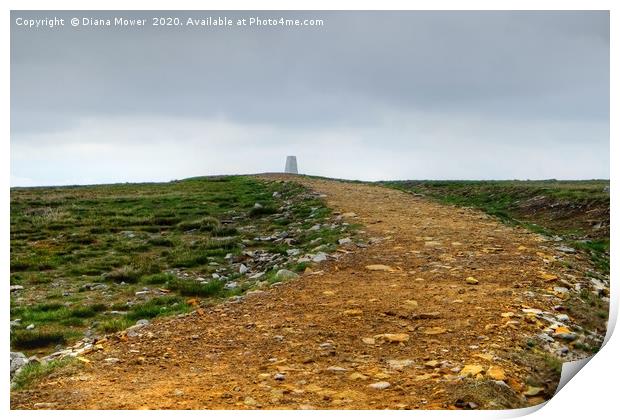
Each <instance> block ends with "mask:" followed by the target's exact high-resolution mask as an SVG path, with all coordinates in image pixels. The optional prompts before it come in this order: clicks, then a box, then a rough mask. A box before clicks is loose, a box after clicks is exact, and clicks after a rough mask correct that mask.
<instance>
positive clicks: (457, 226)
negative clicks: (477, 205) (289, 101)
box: [11, 175, 604, 409]
mask: <svg viewBox="0 0 620 420" xmlns="http://www.w3.org/2000/svg"><path fill="white" fill-rule="evenodd" d="M267 178H268V179H272V180H273V179H274V178H276V176H275V175H273V176H267ZM279 178H285V177H284V176H279ZM295 179H296V180H298V181H299V182H302V183H303V184H305V185H308V186H310V187H311V188H313V189H314V190H316V191H318V192H321V193H324V194H326V198H325V199H326V200H327V203H328V204H329V205H330V206H331V207H333V208H334V209H336V210H338V211H340V212H342V214H343V217H344V218H345V219H347V220H348V221H349V222H350V223H359V224H361V225H363V228H362V229H363V230H364V231H365V234H366V235H367V236H368V237H369V238H377V239H376V240H373V241H372V242H374V243H373V244H372V245H371V246H368V247H366V248H357V247H355V246H352V247H348V248H346V249H342V250H341V252H339V253H338V255H337V258H331V259H330V260H329V261H328V262H326V263H322V264H320V265H316V266H314V267H313V268H312V269H311V270H308V271H309V272H307V273H306V274H304V275H302V276H301V277H299V278H298V279H294V280H291V281H289V282H286V283H283V284H279V285H275V286H274V287H271V288H270V289H268V290H266V291H258V292H254V293H250V294H248V295H247V297H246V298H244V299H243V300H241V301H239V302H228V303H225V304H221V305H218V306H213V307H209V308H199V309H197V310H196V312H195V313H193V314H192V315H189V316H187V317H184V318H172V319H164V320H158V321H155V322H154V323H153V324H151V325H148V326H146V327H144V328H142V329H141V330H140V334H139V335H138V336H137V337H127V336H126V335H123V334H121V335H119V336H117V337H110V338H108V339H107V340H104V341H103V342H100V343H99V344H100V346H98V347H97V348H98V350H97V351H94V352H92V353H89V354H84V356H83V358H82V359H83V360H81V361H79V362H78V363H77V364H74V365H72V366H70V367H67V368H63V369H61V370H59V371H57V372H55V373H54V374H52V375H51V376H49V377H47V378H45V379H43V380H42V381H41V382H39V383H38V384H36V385H35V386H34V387H32V388H30V389H28V390H23V391H16V392H13V394H12V396H11V406H12V408H25V409H30V408H48V409H49V408H53V409H65V408H66V409H190V408H191V409H255V408H262V409H270V408H290V409H299V408H302V409H304V408H317V409H327V408H337V409H379V408H392V409H396V408H420V409H430V408H434V409H441V408H468V407H469V408H476V407H478V408H513V407H520V406H526V405H532V404H537V403H540V402H542V401H543V400H544V399H545V398H548V397H549V396H551V395H552V394H553V392H554V390H555V385H556V382H557V379H558V374H557V370H555V369H556V368H557V366H555V365H554V362H553V360H554V359H553V357H552V356H550V355H548V354H547V353H546V352H545V351H544V350H542V349H539V347H538V346H537V345H536V343H535V342H534V341H532V340H533V337H536V336H537V335H538V334H540V333H541V331H544V330H545V329H547V330H548V329H549V328H550V326H551V327H553V328H555V329H557V328H558V325H557V324H556V325H553V323H550V322H549V320H548V319H545V317H546V318H549V317H552V316H553V314H559V312H558V311H560V310H561V308H560V307H558V305H559V304H561V302H562V301H563V299H565V298H566V296H559V294H558V293H556V292H554V291H553V286H557V282H558V281H562V280H563V281H565V282H566V281H569V280H566V278H567V277H566V274H567V272H566V270H567V269H566V268H564V266H561V265H558V264H556V263H555V260H556V257H555V256H554V254H557V252H555V251H554V250H553V248H552V246H553V245H552V244H550V243H548V242H545V241H544V239H543V238H541V237H540V236H539V235H535V234H532V233H530V232H527V231H526V230H523V229H518V228H514V227H508V226H505V225H503V224H501V223H500V222H498V221H497V220H495V219H493V218H491V217H489V216H486V215H485V214H483V213H481V212H477V211H473V210H469V209H462V208H457V207H451V206H443V205H440V204H438V203H435V202H432V201H430V200H426V199H424V198H420V197H415V196H412V195H410V194H407V193H404V192H401V191H397V190H392V189H388V188H384V187H379V186H367V185H362V184H353V183H344V182H336V181H327V180H313V179H307V178H295ZM352 213H354V214H352ZM469 277H472V278H474V279H475V280H477V284H469V283H475V281H472V280H470V281H469V283H468V281H467V280H466V279H467V278H469ZM568 278H569V279H572V278H573V277H570V275H569V277H568ZM554 308H555V309H554ZM524 309H525V311H523V310H524ZM538 310H540V311H542V313H543V314H546V315H544V316H542V315H541V313H540V312H538ZM560 327H563V328H564V329H560V330H559V332H558V336H557V337H555V340H556V341H561V340H562V337H563V336H566V334H567V333H566V331H569V332H571V330H572V329H573V327H574V326H572V325H570V323H567V324H566V326H561V325H560ZM599 333H604V331H599ZM563 334H564V335H563ZM528 341H529V342H530V345H529V346H528V345H526V343H527V342H528ZM566 346H567V348H568V349H569V350H570V351H571V352H572V351H573V347H572V345H571V344H570V343H568V342H567V343H566Z"/></svg>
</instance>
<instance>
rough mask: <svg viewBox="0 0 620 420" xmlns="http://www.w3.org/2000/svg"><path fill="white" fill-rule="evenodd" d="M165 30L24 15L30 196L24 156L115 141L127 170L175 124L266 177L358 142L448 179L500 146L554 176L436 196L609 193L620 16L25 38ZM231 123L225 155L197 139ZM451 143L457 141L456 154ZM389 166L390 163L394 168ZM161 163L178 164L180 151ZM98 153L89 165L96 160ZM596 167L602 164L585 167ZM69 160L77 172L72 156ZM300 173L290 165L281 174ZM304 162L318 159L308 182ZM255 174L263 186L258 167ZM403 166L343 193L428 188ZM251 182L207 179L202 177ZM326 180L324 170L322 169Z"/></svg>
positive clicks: (491, 169) (16, 108) (23, 114)
mask: <svg viewBox="0 0 620 420" xmlns="http://www.w3.org/2000/svg"><path fill="white" fill-rule="evenodd" d="M161 14H163V13H156V12H99V13H95V12H92V13H90V12H80V13H74V12H19V11H14V12H12V21H13V24H12V28H11V30H12V36H11V124H12V127H11V132H12V138H11V142H12V149H13V150H14V153H13V152H12V173H14V174H15V178H16V179H25V178H29V175H28V174H29V173H30V172H31V171H32V169H28V168H32V165H31V164H29V161H28V159H27V157H25V155H24V153H23V151H24V150H32V148H33V147H34V148H35V149H36V147H41V148H43V147H48V146H45V145H46V144H49V143H50V142H53V143H54V144H56V145H59V147H61V148H62V147H73V148H75V147H76V146H75V143H79V142H87V139H86V138H85V136H86V135H88V136H90V137H93V136H96V133H97V132H99V133H106V132H108V133H115V135H116V136H117V137H116V138H113V139H111V138H99V136H96V137H97V139H96V141H97V142H103V144H106V145H107V146H109V147H114V148H115V149H114V150H115V152H114V153H116V154H117V155H118V154H121V153H123V151H124V150H128V149H130V148H139V147H144V148H149V147H163V146H161V144H163V143H166V144H168V143H170V141H171V140H170V137H169V140H168V141H166V140H165V139H159V140H157V141H154V140H153V138H156V137H157V138H159V136H157V133H151V134H150V138H148V136H147V135H145V134H144V133H150V130H149V127H150V126H158V125H157V122H158V121H164V122H165V125H166V126H167V127H168V128H169V129H167V130H164V131H165V132H167V133H170V134H169V136H171V137H174V142H175V144H176V145H177V146H178V147H181V148H183V147H185V146H186V145H187V147H192V148H193V147H195V142H198V143H199V144H201V145H202V149H203V150H209V151H211V152H212V153H216V151H215V148H219V150H217V153H219V154H220V155H221V156H222V157H229V156H230V157H233V156H234V153H231V152H230V151H228V150H226V147H225V146H221V145H220V143H221V142H227V141H228V142H233V141H234V139H235V138H242V139H243V141H244V142H245V143H244V147H245V148H247V149H248V150H253V152H252V153H249V155H250V157H248V160H249V159H250V158H251V155H255V156H256V155H257V153H258V152H259V151H261V150H263V151H264V150H270V153H280V152H281V153H284V154H286V153H287V150H288V149H293V150H294V149H299V150H304V151H305V152H306V153H309V152H308V150H307V145H306V143H303V142H308V141H310V142H311V141H313V139H314V138H315V137H316V135H317V133H321V135H325V136H327V137H328V138H330V139H331V141H332V142H333V143H334V144H333V145H331V146H330V147H332V148H333V149H338V150H340V149H342V151H343V153H344V151H345V150H344V148H343V147H341V146H340V145H339V143H342V142H343V141H344V140H346V139H348V136H353V137H354V144H355V145H356V147H359V148H361V150H360V152H359V156H362V157H363V156H369V158H372V157H373V156H384V158H385V159H388V158H389V159H395V158H394V156H397V158H396V159H395V161H397V162H400V161H401V158H400V156H403V155H404V156H406V155H407V154H410V155H411V160H415V159H416V156H415V153H416V152H417V151H420V150H424V151H426V150H430V151H428V152H425V153H426V155H425V156H427V160H428V157H434V159H433V161H435V162H437V163H438V164H441V162H442V161H444V162H450V163H451V164H452V165H457V166H458V165H459V164H458V159H456V158H457V157H458V156H457V155H456V154H455V155H454V156H452V155H453V154H454V153H455V152H454V151H455V150H460V149H461V146H460V145H461V144H463V143H465V142H467V143H468V144H469V148H470V149H471V148H473V149H475V148H477V147H478V148H482V147H488V146H489V144H491V145H492V146H493V147H492V148H491V149H494V148H496V149H501V150H520V151H521V152H519V153H520V154H522V155H526V154H527V155H529V153H526V152H525V151H526V150H535V151H537V152H538V153H539V154H541V155H543V156H546V157H545V158H544V159H542V160H543V161H544V162H546V164H545V165H538V164H535V163H532V165H529V164H528V163H527V161H526V162H521V163H520V164H519V166H521V167H522V169H523V170H516V169H515V168H516V167H517V166H518V165H517V163H513V166H515V168H511V165H510V164H509V163H508V162H504V164H503V165H499V166H496V165H487V162H486V161H485V160H482V158H481V157H479V156H478V157H477V156H476V154H473V153H472V155H471V156H469V158H470V159H471V164H472V165H473V166H474V167H477V168H478V170H476V171H466V170H461V171H460V172H459V170H452V169H450V170H444V172H443V173H442V172H440V171H439V170H438V169H435V172H433V171H424V174H426V175H427V176H426V177H431V178H433V177H434V178H446V177H457V178H458V177H474V178H475V177H477V178H489V177H497V178H504V177H512V176H513V175H518V176H521V177H527V176H528V175H527V173H528V169H531V173H532V174H534V173H535V174H536V176H542V177H553V176H555V174H561V175H562V176H564V177H571V173H572V174H574V175H573V177H583V176H593V177H594V176H596V177H605V176H608V173H609V134H608V132H609V129H608V125H609V15H608V13H606V12H473V11H472V12H260V13H256V12H225V11H218V12H211V13H208V12H171V13H168V12H166V13H165V14H167V15H176V16H180V17H187V16H190V15H192V16H197V15H201V16H205V15H206V16H208V15H211V16H228V17H233V18H237V17H249V16H252V15H257V14H258V15H263V16H285V17H287V16H292V17H300V18H306V17H307V18H321V19H324V20H325V26H324V27H321V28H299V29H286V28H262V29H247V28H246V29H238V28H234V29H231V28H219V29H216V28H206V29H188V28H178V29H170V28H166V29H163V30H161V29H157V28H145V29H144V30H133V29H126V30H118V29H109V28H108V29H102V28H79V29H73V28H70V27H67V28H62V29H54V30H52V29H44V30H38V31H34V30H26V29H24V28H21V27H17V26H16V25H15V23H14V22H15V17H17V16H24V17H30V16H32V17H34V16H37V17H43V16H54V15H55V16H63V17H65V18H69V17H73V16H81V15H89V16H98V15H100V16H113V15H122V16H144V17H148V16H154V15H161ZM132 120H133V123H131V121H132ZM214 121H225V122H226V124H228V126H229V127H235V128H234V130H232V129H231V130H228V131H225V132H223V133H222V132H220V133H219V135H220V136H221V138H220V140H219V141H218V142H215V140H213V139H206V138H201V137H200V135H199V134H197V133H199V130H194V129H195V128H196V127H200V126H201V124H205V125H206V126H208V128H205V129H206V130H213V122H214ZM128 122H129V123H128ZM127 124H129V125H130V126H131V125H132V124H133V125H132V127H133V128H132V129H131V130H129V129H128V128H127V127H128V126H127ZM96 127H99V130H98V131H96V130H95V128H96ZM188 127H190V128H188ZM257 127H261V130H264V132H263V131H261V133H262V134H261V136H262V137H261V140H260V143H258V142H256V141H254V142H253V140H252V136H248V135H240V134H239V133H243V132H244V130H250V132H251V130H256V129H257ZM266 127H268V128H266ZM203 128H204V127H203ZM567 128H570V129H567ZM528 130H534V131H528ZM233 131H234V132H235V133H236V134H234V135H233V134H231V133H232V132H233ZM184 132H185V135H179V133H184ZM140 133H143V134H142V135H141V134H140ZM326 133H330V134H326ZM437 133H443V134H444V135H443V137H441V138H439V137H438V134H437ZM515 133H519V135H520V137H518V138H516V137H515V136H514V134H515ZM235 136H237V137H235ZM476 136H477V137H476ZM352 141H353V140H352ZM162 142H163V143H162ZM216 143H217V144H216ZM72 145H73V146H72ZM158 145H159V146H158ZM285 146H287V147H288V149H287V147H285ZM170 147H171V146H170ZM377 148H379V149H385V150H386V151H387V152H386V153H380V154H376V151H374V150H375V149H377ZM72 150H76V149H72ZM161 150H166V151H168V146H166V147H163V148H162V149H161ZM197 150H200V147H198V148H197ZM569 151H570V153H569ZM584 151H587V153H586V152H584ZM80 153H82V155H80V156H85V155H84V154H87V151H85V150H82V151H81V152H80ZM433 153H434V154H433ZM571 153H576V154H575V155H572V154H571ZM165 154H166V153H163V154H162V156H163V155H165ZM168 154H169V153H168ZM338 154H339V152H338V153H332V155H338ZM480 154H481V153H478V155H480ZM482 154H483V153H482ZM590 154H592V155H593V157H591V158H588V160H587V161H586V160H585V159H581V157H583V156H586V155H587V156H590ZM156 155H157V153H154V154H153V155H152V159H153V160H152V162H150V163H144V165H142V164H141V165H138V166H140V167H143V169H142V170H141V171H142V172H140V171H138V172H137V173H134V172H133V171H129V170H127V169H125V171H129V172H127V174H128V175H127V179H137V178H140V177H141V175H140V173H142V174H145V175H149V176H150V175H151V174H152V173H153V172H154V171H152V170H151V169H152V167H153V166H156V158H155V156H156ZM261 155H262V153H261ZM18 156H19V158H18ZM390 156H391V157H390ZM596 156H598V160H597V159H596V158H595V157H596ZM192 158H193V157H190V158H189V159H192ZM453 158H454V159H453ZM55 159H57V160H56V161H57V162H62V157H61V156H58V157H56V158H55ZM265 159H267V158H265ZM282 159H283V157H282V156H277V157H274V161H273V164H275V163H276V162H279V161H280V160H282ZM455 159H456V160H455ZM545 159H546V160H545ZM221 160H223V161H226V160H228V159H221ZM375 160H376V159H375ZM529 160H530V161H532V162H534V161H537V159H529ZM538 160H540V159H538ZM267 161H269V162H270V163H271V162H272V160H271V159H267V160H265V162H267ZM303 162H304V159H303V158H302V157H300V166H303ZM584 162H585V163H584ZM584 164H587V165H588V166H587V168H586V169H587V170H583V169H584V167H583V165H584ZM176 165H177V166H174V165H169V166H170V169H169V170H168V171H167V172H166V173H165V174H163V176H164V177H167V178H168V179H169V178H174V177H177V175H178V174H180V173H182V172H183V170H182V168H181V167H180V166H182V165H180V164H176ZM239 165H240V167H242V166H243V167H246V168H247V167H250V166H251V167H252V168H254V167H256V169H261V168H262V166H261V165H254V164H252V165H250V164H249V163H248V161H243V162H240V163H239ZM399 165H401V166H400V167H398V168H396V167H395V166H394V165H393V164H390V163H386V164H383V163H382V162H381V163H380V164H376V168H377V169H376V171H375V170H373V171H369V170H366V171H365V170H364V167H363V165H362V164H360V163H358V164H357V166H355V165H352V166H351V165H348V164H347V165H344V166H343V167H347V168H349V169H348V172H347V173H341V174H339V176H345V177H346V176H347V174H348V175H349V176H350V177H354V176H355V177H360V178H365V177H373V178H389V177H395V176H399V177H415V176H416V175H419V174H420V173H419V172H416V171H415V170H414V168H412V167H410V166H407V164H406V162H402V163H399ZM537 165H538V166H537ZM577 165H580V166H579V170H576V169H575V168H576V167H577ZM185 166H186V167H187V166H188V165H187V164H186V165H185ZM189 166H192V165H189ZM279 166H281V165H279V164H278V167H279ZM335 166H336V165H334V167H335ZM366 166H368V165H366ZM435 166H436V165H435ZM461 166H462V167H463V165H462V164H461ZM465 166H466V165H465ZM38 167H39V168H43V167H46V168H47V169H46V170H45V171H41V170H39V171H38V175H37V178H36V179H37V180H39V181H34V182H48V181H46V180H45V179H46V178H45V177H46V176H48V177H52V178H53V177H55V178H54V179H61V178H62V177H60V176H56V175H55V172H54V169H53V167H54V165H49V166H47V165H44V162H41V164H40V165H39V166H38ZM541 167H543V169H541ZM544 167H546V168H547V169H546V170H545V169H544ZM571 167H572V168H573V172H571V171H570V170H568V168H571ZM235 169H236V167H235V166H234V165H231V166H228V167H220V166H219V165H216V166H215V167H211V168H208V167H204V166H200V164H198V163H197V164H196V171H200V170H204V171H207V172H208V171H215V170H221V171H234V170H235ZM265 169H268V168H265ZM272 169H277V168H272ZM312 169H313V170H314V171H321V170H322V169H321V167H320V165H317V167H312ZM75 170H88V169H87V168H86V169H84V168H81V167H76V168H75ZM239 170H241V169H239ZM371 172H372V174H371ZM375 172H376V173H375ZM46 173H47V174H51V175H45V174H46ZM130 173H131V175H130ZM448 174H450V175H449V176H448ZM588 174H591V175H588ZM326 175H327V174H326ZM93 176H94V179H96V180H110V179H113V178H114V176H116V175H114V176H112V175H111V174H107V175H106V171H105V170H104V169H102V170H101V172H100V173H97V174H95V175H93ZM558 176H559V175H558ZM142 177H143V176H142ZM532 177H534V175H532ZM50 179H51V178H50ZM62 179H65V178H62ZM114 179H115V178H114ZM50 182H51V181H50Z"/></svg>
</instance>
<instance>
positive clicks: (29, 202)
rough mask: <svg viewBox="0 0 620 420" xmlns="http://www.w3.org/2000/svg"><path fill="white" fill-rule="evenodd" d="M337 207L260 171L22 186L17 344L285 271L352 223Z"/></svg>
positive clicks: (65, 335) (14, 248)
mask: <svg viewBox="0 0 620 420" xmlns="http://www.w3.org/2000/svg"><path fill="white" fill-rule="evenodd" d="M330 218H331V213H330V210H329V209H327V208H326V207H325V205H324V203H323V201H322V200H321V199H320V197H318V196H316V194H313V193H311V192H309V191H307V190H306V189H304V188H303V187H301V186H300V185H297V184H293V183H289V182H277V181H276V182H261V181H258V180H256V179H253V178H249V177H215V178H194V179H187V180H183V181H178V182H170V183H153V184H116V185H99V186H80V187H49V188H13V189H11V320H12V322H11V347H12V348H13V349H16V350H27V351H31V352H39V353H44V352H48V351H49V350H50V349H51V348H52V347H54V346H57V345H62V344H64V343H66V342H68V341H71V340H72V339H73V338H78V337H81V336H82V335H83V334H87V335H95V334H101V333H107V332H114V331H116V330H120V329H124V328H126V327H128V326H130V325H133V324H134V323H135V322H136V321H137V320H140V319H149V318H153V317H156V316H159V315H168V314H177V313H182V312H186V311H188V310H190V309H191V307H192V305H196V303H197V301H198V300H199V299H207V300H214V299H215V300H216V299H221V298H225V297H230V296H233V295H238V294H241V293H244V292H245V291H246V290H249V289H253V288H257V287H261V286H262V285H265V284H269V283H272V282H274V281H277V279H276V277H275V273H276V272H277V269H279V268H285V267H286V268H290V269H291V270H293V271H301V270H303V269H304V268H305V267H306V266H307V265H308V263H307V262H301V263H300V262H299V259H300V258H302V257H303V256H304V255H310V256H311V255H313V253H314V254H316V253H317V252H320V251H326V252H329V251H331V250H333V249H334V248H335V246H336V243H337V240H338V239H339V238H342V237H345V236H347V235H348V234H349V233H348V232H350V231H351V230H352V227H351V226H348V225H346V224H342V223H334V222H333V221H330ZM302 259H303V258H302ZM306 260H307V258H306ZM261 273H262V274H261Z"/></svg>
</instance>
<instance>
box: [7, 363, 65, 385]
mask: <svg viewBox="0 0 620 420" xmlns="http://www.w3.org/2000/svg"><path fill="white" fill-rule="evenodd" d="M74 362H75V359H74V358H72V357H64V358H62V359H56V360H52V361H51V362H48V363H29V364H28V365H26V366H24V367H23V368H22V369H21V370H20V371H19V373H18V374H16V375H15V376H14V377H13V381H12V389H14V390H18V389H23V388H26V387H27V386H29V385H31V384H32V383H34V382H36V381H39V380H41V379H42V378H44V377H46V376H49V375H50V374H51V373H52V372H53V371H54V370H56V369H59V368H62V367H65V366H68V365H70V364H71V363H74Z"/></svg>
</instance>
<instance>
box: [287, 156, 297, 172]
mask: <svg viewBox="0 0 620 420" xmlns="http://www.w3.org/2000/svg"><path fill="white" fill-rule="evenodd" d="M284 172H285V173H287V174H296V173H298V172H297V157H296V156H287V157H286V166H285V167H284Z"/></svg>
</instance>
